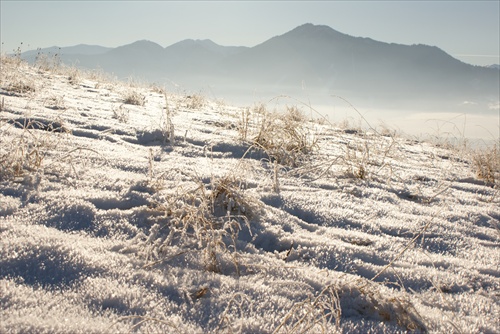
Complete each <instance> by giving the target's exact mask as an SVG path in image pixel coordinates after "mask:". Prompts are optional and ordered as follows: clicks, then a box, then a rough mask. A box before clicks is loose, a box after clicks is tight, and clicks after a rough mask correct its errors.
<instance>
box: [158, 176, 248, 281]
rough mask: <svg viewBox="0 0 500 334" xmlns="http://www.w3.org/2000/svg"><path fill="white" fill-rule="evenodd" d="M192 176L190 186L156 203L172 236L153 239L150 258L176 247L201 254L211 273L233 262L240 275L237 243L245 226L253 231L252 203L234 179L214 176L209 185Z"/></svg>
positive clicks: (177, 189)
mask: <svg viewBox="0 0 500 334" xmlns="http://www.w3.org/2000/svg"><path fill="white" fill-rule="evenodd" d="M181 174H182V173H181ZM188 177H189V178H191V182H190V185H189V186H179V187H177V188H176V192H175V193H174V194H170V195H169V196H168V197H167V198H166V200H165V201H164V202H162V203H157V204H156V210H160V211H162V212H164V214H165V216H166V218H167V219H166V223H165V224H164V226H163V228H165V229H167V230H168V234H167V235H166V237H164V238H160V240H158V239H157V236H153V238H151V237H150V239H152V240H151V244H152V245H153V244H154V245H153V247H152V253H151V254H150V255H153V253H154V256H155V257H161V256H160V254H161V253H162V252H163V251H164V250H165V249H166V248H167V247H169V246H173V245H175V246H177V247H180V248H182V249H184V250H185V251H186V252H187V251H196V252H201V253H202V255H203V262H204V264H205V269H206V270H207V271H211V272H217V273H221V272H222V271H223V263H225V262H231V263H232V264H233V265H234V268H235V271H236V274H237V275H238V276H239V275H240V264H239V255H238V249H237V247H238V245H237V240H238V234H239V232H240V231H242V230H243V228H244V227H243V226H246V228H248V230H249V231H250V219H251V217H252V215H253V213H254V210H253V209H252V208H251V207H252V204H250V203H251V202H250V201H249V199H248V198H247V196H245V194H244V193H243V189H242V186H241V183H240V182H239V180H238V179H237V178H235V177H234V176H226V177H221V178H216V177H212V179H211V181H210V183H209V184H205V183H203V181H202V180H201V179H200V178H198V177H192V176H188ZM153 234H154V233H153V232H152V235H153ZM155 238H156V239H155ZM183 252H184V251H183ZM226 260H228V261H226ZM159 262H162V260H161V259H160V260H159Z"/></svg>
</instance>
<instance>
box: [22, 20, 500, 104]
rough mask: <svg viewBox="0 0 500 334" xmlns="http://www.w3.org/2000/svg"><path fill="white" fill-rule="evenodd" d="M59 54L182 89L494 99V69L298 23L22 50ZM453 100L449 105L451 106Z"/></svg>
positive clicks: (499, 76)
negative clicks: (265, 30)
mask: <svg viewBox="0 0 500 334" xmlns="http://www.w3.org/2000/svg"><path fill="white" fill-rule="evenodd" d="M40 52H41V53H46V54H48V53H52V54H55V53H57V54H59V56H60V58H61V60H62V61H63V62H65V63H69V64H74V65H76V66H78V67H82V68H87V69H96V68H100V69H102V70H104V71H105V72H111V73H113V74H114V75H116V76H117V77H119V78H125V77H130V76H133V77H136V78H139V79H143V80H147V81H152V82H156V83H160V84H167V83H168V84H171V83H174V84H175V85H176V86H178V87H179V86H180V87H183V88H184V89H187V90H200V89H204V88H206V87H210V89H214V90H217V91H218V92H221V95H227V94H245V92H247V93H248V92H251V91H253V90H261V91H272V92H274V93H281V92H283V93H287V94H292V95H293V94H297V93H299V92H300V91H304V89H307V90H308V91H309V92H316V93H322V94H326V95H328V94H336V95H342V96H345V97H347V98H351V97H354V96H355V97H357V98H362V99H364V100H385V101H387V100H391V101H397V100H401V101H419V100H420V101H422V100H426V101H437V100H443V99H445V100H450V101H451V100H453V101H455V102H457V103H458V101H493V102H497V101H498V100H499V90H500V84H499V83H500V71H499V69H498V66H497V67H495V66H491V67H481V66H473V65H470V64H466V63H463V62H461V61H459V60H457V59H455V58H453V57H452V56H450V55H449V54H447V53H445V52H444V51H443V50H441V49H439V48H438V47H435V46H428V45H422V44H418V45H402V44H394V43H385V42H379V41H375V40H373V39H370V38H362V37H353V36H350V35H347V34H343V33H341V32H338V31H336V30H334V29H332V28H330V27H328V26H323V25H313V24H304V25H302V26H299V27H297V28H295V29H293V30H291V31H289V32H287V33H285V34H283V35H280V36H275V37H273V38H271V39H269V40H267V41H265V42H263V43H261V44H259V45H256V46H254V47H235V46H221V45H218V44H216V43H214V42H213V41H211V40H192V39H188V40H183V41H180V42H178V43H175V44H173V45H170V46H168V47H166V48H163V47H162V46H160V45H158V44H156V43H154V42H151V41H146V40H141V41H137V42H134V43H132V44H128V45H124V46H120V47H116V48H105V47H100V46H90V45H77V46H74V47H66V48H57V47H52V48H48V49H41V50H38V51H29V52H25V53H23V55H22V56H23V57H24V58H26V59H28V60H31V61H33V60H34V58H35V56H36V54H37V53H40ZM455 102H454V103H455Z"/></svg>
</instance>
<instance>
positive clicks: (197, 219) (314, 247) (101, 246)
mask: <svg viewBox="0 0 500 334" xmlns="http://www.w3.org/2000/svg"><path fill="white" fill-rule="evenodd" d="M1 75H2V77H1V80H0V88H1V90H0V94H1V96H0V98H2V109H1V112H0V172H1V175H0V222H1V225H0V237H1V241H0V242H1V243H0V245H1V247H0V253H1V254H0V256H1V257H0V266H1V275H0V304H1V314H0V318H1V321H0V332H2V333H4V332H5V333H10V332H12V333H18V332H23V333H25V332H32V333H40V332H51V333H52V332H61V333H115V332H120V333H123V332H129V331H130V332H140V333H159V332H162V333H335V332H338V333H396V332H404V331H407V330H410V331H416V332H425V331H429V332H439V333H451V332H463V333H479V332H484V333H495V332H500V323H499V322H498V317H499V314H500V295H499V292H498V291H499V290H500V269H499V264H500V251H499V250H500V233H499V228H500V224H499V219H500V212H499V204H500V197H499V177H498V175H499V174H498V173H499V167H498V166H499V157H498V148H496V147H493V148H491V147H490V148H488V149H487V150H485V151H468V150H464V149H463V148H460V149H456V148H449V147H445V146H442V145H441V146H436V145H434V144H432V143H428V142H421V141H417V140H411V139H405V138H404V137H403V136H396V135H394V134H393V133H390V132H385V133H384V135H382V134H381V131H375V130H373V129H365V130H363V129H350V128H347V129H346V128H343V127H341V126H337V125H332V124H328V123H327V122H318V121H314V122H313V121H309V120H308V119H307V118H306V117H304V116H303V115H301V114H300V112H299V111H300V110H298V109H297V108H296V107H290V108H289V109H285V110H277V111H270V110H271V109H270V108H267V107H266V106H258V107H256V108H248V109H241V108H235V107H230V106H226V105H224V104H221V103H216V102H211V101H208V100H206V99H201V98H198V97H197V95H193V96H191V97H186V96H178V95H173V94H169V93H166V92H164V91H163V90H161V89H157V88H151V87H149V88H148V87H140V86H134V87H131V86H130V85H127V84H123V83H117V82H111V81H106V80H104V79H102V78H101V77H96V76H89V75H88V74H85V73H76V72H75V70H74V69H66V71H65V70H64V69H61V68H59V67H57V68H53V67H50V68H49V69H47V68H41V67H36V66H34V67H30V66H28V65H26V64H24V63H22V62H18V61H15V60H11V59H7V58H5V57H2V72H1ZM24 85H25V86H24ZM14 87H17V88H14ZM23 87H24V88H23ZM26 87H31V88H30V89H27V88H26ZM130 92H134V94H136V95H137V96H139V97H141V98H140V100H141V101H142V102H143V103H139V104H126V103H124V96H125V97H126V96H130V94H131V93H130ZM193 101H195V102H196V103H194V102H193ZM174 130H175V131H174ZM481 167H483V168H481Z"/></svg>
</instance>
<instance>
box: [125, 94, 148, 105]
mask: <svg viewBox="0 0 500 334" xmlns="http://www.w3.org/2000/svg"><path fill="white" fill-rule="evenodd" d="M123 103H125V104H131V105H134V106H144V104H145V103H146V97H145V96H143V95H141V94H139V93H138V92H136V91H134V90H130V91H128V92H127V93H126V94H125V96H124V97H123Z"/></svg>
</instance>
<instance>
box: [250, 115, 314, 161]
mask: <svg viewBox="0 0 500 334" xmlns="http://www.w3.org/2000/svg"><path fill="white" fill-rule="evenodd" d="M254 113H256V114H257V115H258V117H259V120H258V121H257V126H256V132H257V133H256V134H255V136H254V137H253V138H252V139H251V143H252V145H253V146H255V147H257V148H259V149H262V150H263V151H265V152H266V154H267V155H268V156H269V157H270V158H271V160H273V161H276V162H277V163H279V164H280V165H284V166H288V167H298V166H300V165H302V164H303V163H304V162H305V161H306V160H308V159H309V157H310V155H311V154H312V153H313V152H314V151H315V150H316V149H317V137H316V136H315V135H314V130H313V129H311V127H308V121H307V120H306V118H305V117H304V116H303V114H302V113H301V112H300V110H299V109H298V108H297V107H287V110H286V111H285V112H284V113H278V112H269V111H267V109H266V108H265V107H264V106H263V105H260V106H258V107H256V108H255V109H254ZM244 117H248V116H244ZM247 122H248V121H245V123H247ZM245 126H246V127H245V128H243V130H242V131H243V133H244V134H245V136H247V134H248V126H247V125H245Z"/></svg>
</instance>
